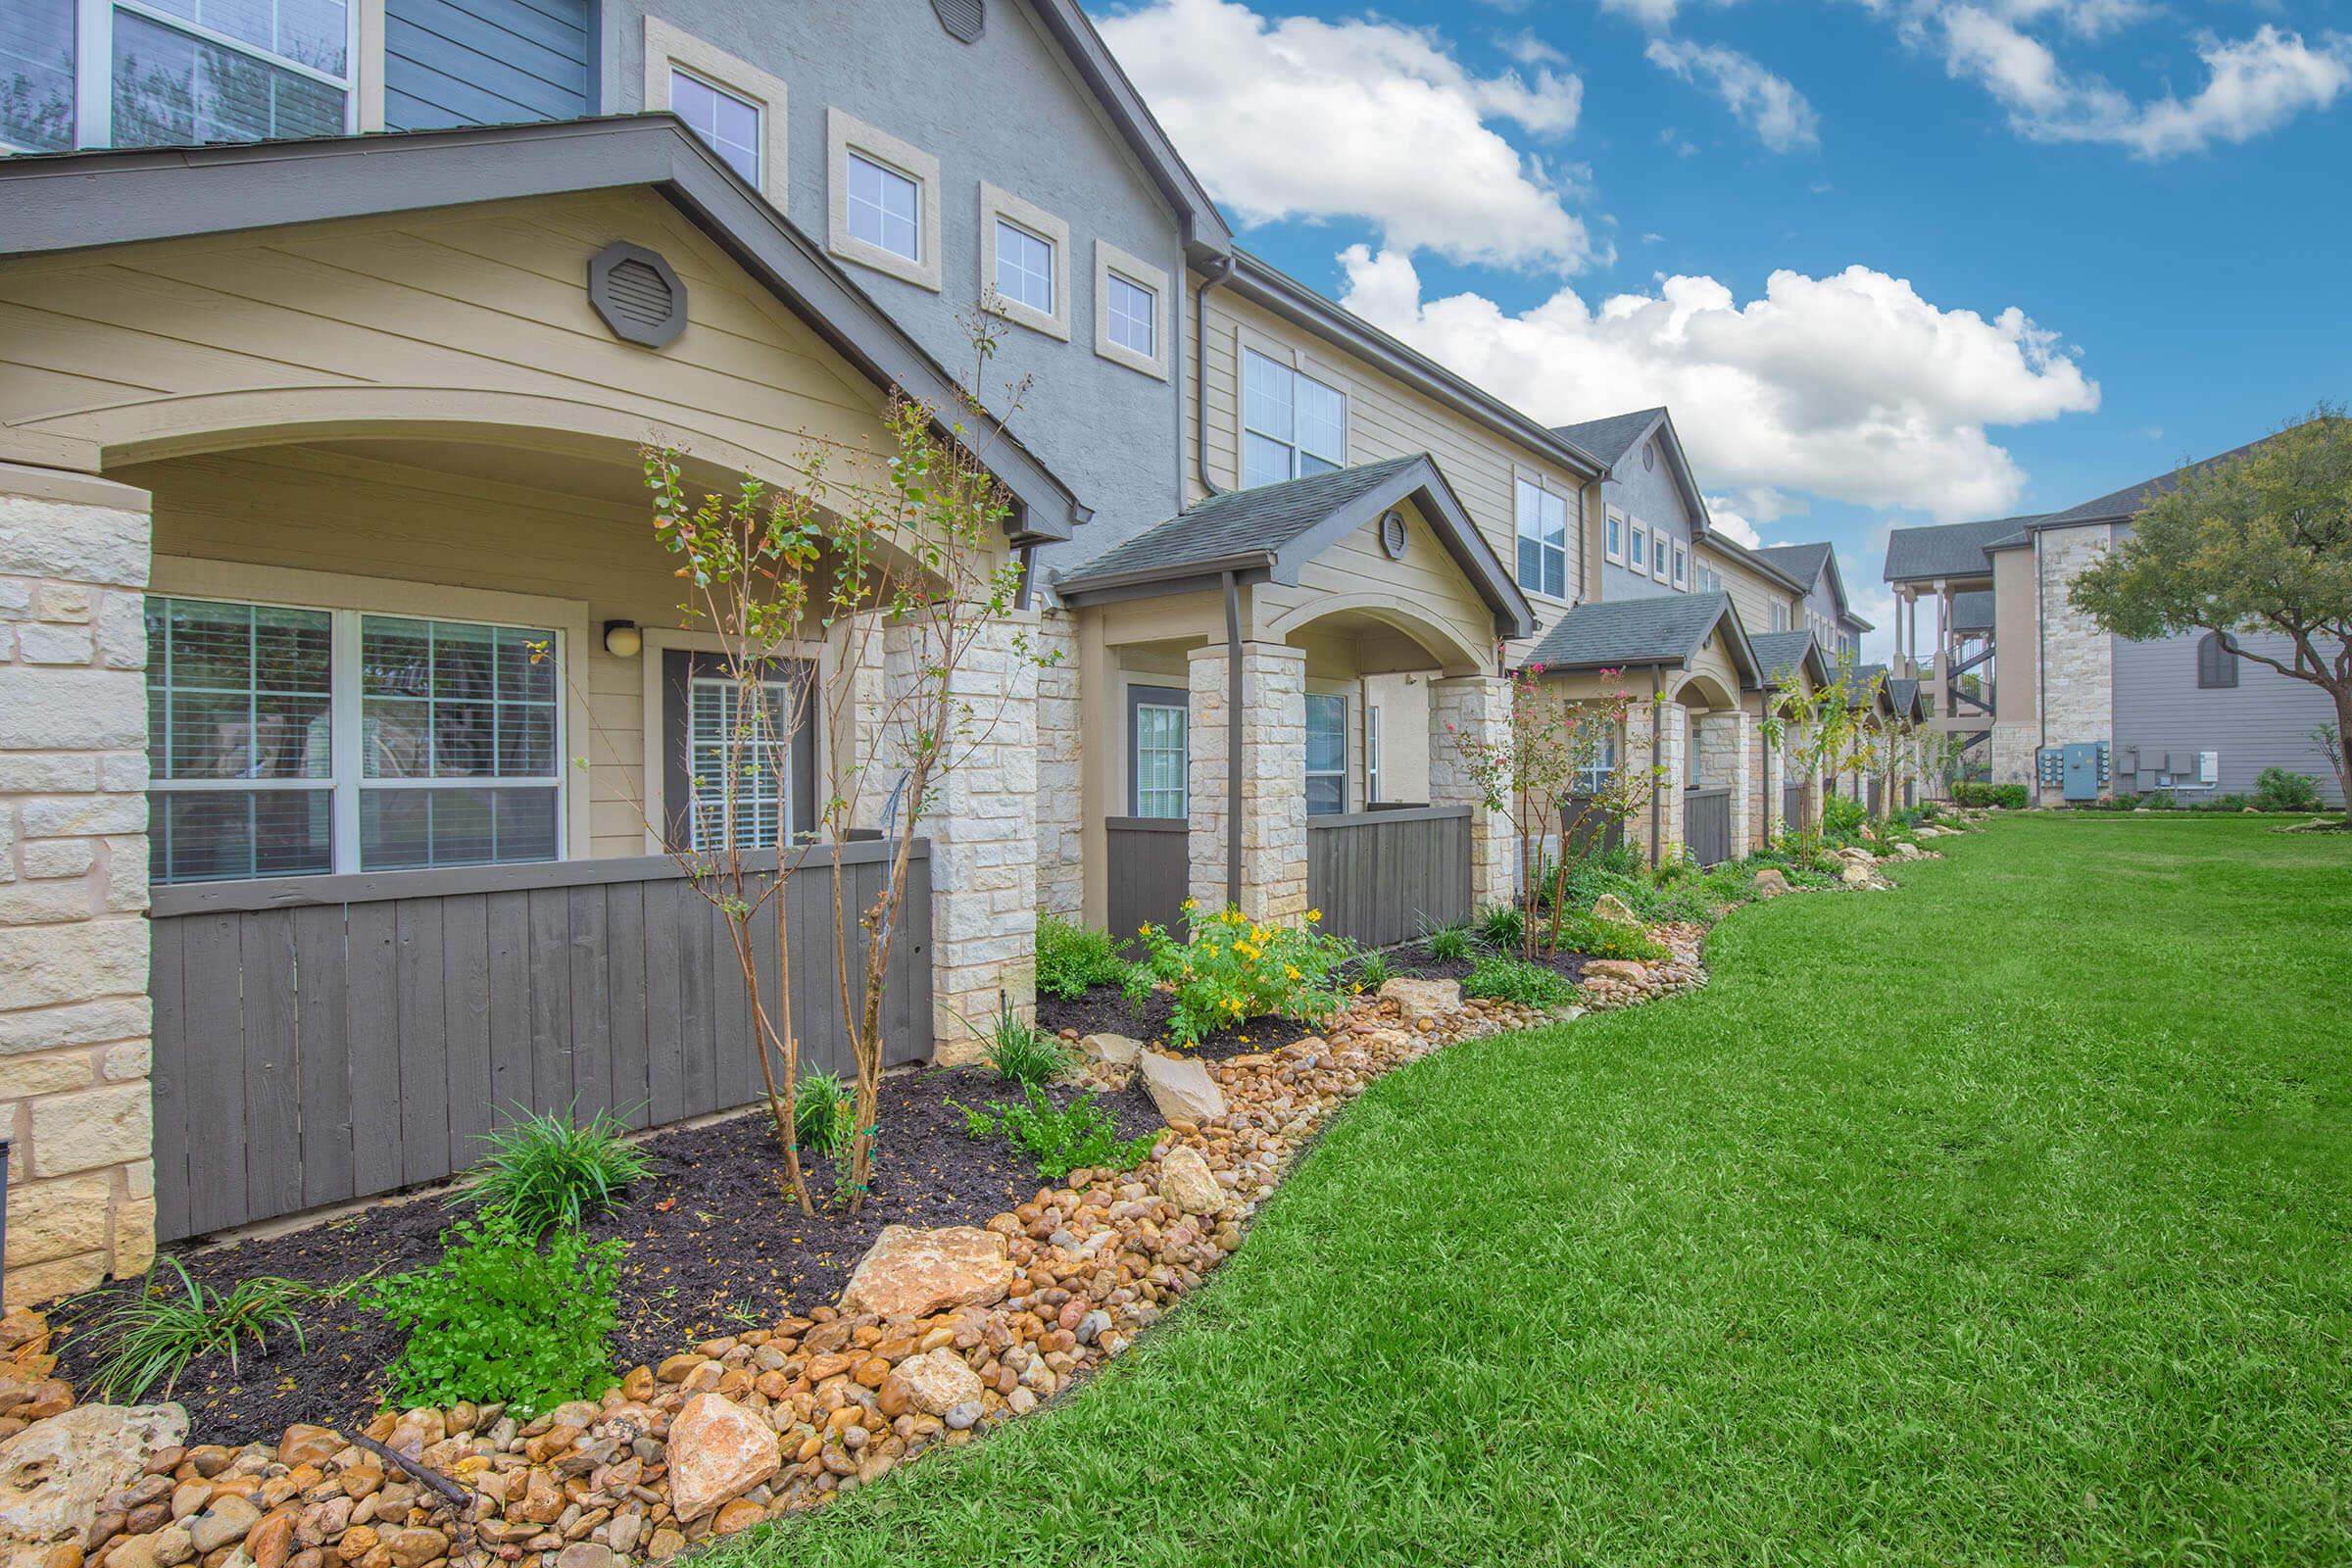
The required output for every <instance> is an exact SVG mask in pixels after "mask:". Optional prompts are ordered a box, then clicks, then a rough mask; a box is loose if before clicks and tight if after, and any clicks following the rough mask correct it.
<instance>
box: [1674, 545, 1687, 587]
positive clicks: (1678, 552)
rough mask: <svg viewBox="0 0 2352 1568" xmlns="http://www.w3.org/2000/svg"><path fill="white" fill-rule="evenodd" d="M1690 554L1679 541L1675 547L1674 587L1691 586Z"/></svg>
mask: <svg viewBox="0 0 2352 1568" xmlns="http://www.w3.org/2000/svg"><path fill="white" fill-rule="evenodd" d="M1690 573H1691V553H1690V552H1689V551H1688V550H1686V549H1684V548H1683V544H1682V541H1680V540H1677V541H1675V546H1674V585H1675V586H1676V587H1677V588H1685V587H1688V586H1690Z"/></svg>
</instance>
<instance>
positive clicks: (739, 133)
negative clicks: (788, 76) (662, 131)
mask: <svg viewBox="0 0 2352 1568" xmlns="http://www.w3.org/2000/svg"><path fill="white" fill-rule="evenodd" d="M669 108H670V112H671V113H672V114H674V115H676V116H677V117H678V118H679V119H680V120H683V121H684V122H686V128H687V129H689V130H691V131H693V132H694V133H695V134H696V135H698V136H700V137H702V138H703V140H704V141H706V142H708V143H710V144H711V151H712V152H715V153H717V154H718V156H719V157H721V158H723V159H725V160H726V161H727V164H728V166H729V167H731V168H732V169H733V170H734V171H735V172H737V173H738V174H741V175H742V176H743V177H744V178H746V179H748V180H750V181H751V182H752V185H753V187H754V188H755V189H757V188H758V187H759V184H760V106H759V105H758V104H755V103H752V102H751V101H749V100H748V99H744V98H739V97H737V96H736V95H735V94H733V93H731V92H728V91H726V90H725V89H724V88H721V87H714V86H712V85H711V83H710V82H707V81H705V80H703V78H702V77H700V76H696V75H691V74H689V73H686V72H683V71H680V70H678V69H677V68H676V67H675V66H672V67H671V68H670V71H669Z"/></svg>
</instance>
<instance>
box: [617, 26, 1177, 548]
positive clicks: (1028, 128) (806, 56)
mask: <svg viewBox="0 0 2352 1568" xmlns="http://www.w3.org/2000/svg"><path fill="white" fill-rule="evenodd" d="M648 10H651V11H652V12H653V14H654V15H655V16H657V17H659V18H660V19H661V20H662V22H665V23H667V24H668V25H671V26H673V27H676V28H678V29H680V30H682V31H684V32H687V33H690V34H692V35H693V36H695V37H697V38H699V39H701V40H703V41H704V42H706V43H708V44H710V45H711V46H712V47H714V48H718V49H722V50H725V51H726V52H728V53H729V54H732V55H735V56H737V57H738V58H740V59H742V60H745V61H748V62H749V63H750V64H752V65H754V66H757V67H759V68H760V70H762V71H765V72H767V73H770V74H772V75H774V76H776V77H778V78H780V79H781V80H782V81H783V82H784V84H785V86H786V88H787V90H788V94H789V98H788V119H789V127H788V128H789V135H790V145H789V148H788V151H787V158H786V162H787V165H788V168H789V171H790V192H789V196H788V199H787V204H786V206H787V212H788V216H789V217H790V218H791V219H792V221H793V222H794V223H795V224H796V225H797V226H798V227H800V228H801V229H802V230H804V231H805V232H807V233H809V234H810V235H812V236H814V237H815V238H816V239H817V240H818V242H819V243H820V244H821V243H824V241H825V239H826V234H827V227H828V222H827V206H826V199H827V191H828V187H829V185H830V183H831V174H830V171H829V169H828V168H827V154H826V111H827V110H828V109H829V108H838V109H841V110H843V111H844V112H846V113H848V114H850V115H852V116H854V117H856V118H857V119H858V120H860V121H863V122H864V123H867V124H870V125H873V126H875V127H876V128H877V129H880V130H883V131H887V132H889V133H890V134H891V135H893V136H897V137H899V138H901V139H902V140H905V141H907V142H910V143H912V144H913V145H914V146H916V147H918V148H920V149H921V150H923V151H924V152H926V153H928V154H930V155H932V156H933V157H936V158H937V159H938V160H939V162H940V177H941V192H940V196H941V200H940V218H941V223H942V225H943V227H944V228H945V230H946V232H945V235H944V236H943V245H942V249H941V252H940V255H941V259H942V269H941V274H940V276H941V283H942V287H941V288H940V289H939V290H938V291H937V292H933V291H932V290H929V289H926V288H923V287H920V286H918V285H916V284H913V283H909V282H906V281H904V280H902V279H900V278H897V277H894V276H890V275H888V274H886V273H882V272H878V271H874V270H869V269H866V268H863V267H859V266H857V265H855V264H846V263H845V264H844V265H845V270H847V271H848V272H849V274H850V276H851V278H852V279H853V280H854V281H855V282H856V283H857V284H858V287H859V288H861V289H863V290H864V291H865V292H866V293H867V294H869V295H871V296H872V297H873V298H874V299H875V300H876V301H877V302H878V303H879V304H880V305H881V306H882V308H883V309H884V310H886V311H888V312H889V313H890V314H891V316H892V317H893V318H895V319H897V320H898V321H899V322H900V323H901V325H903V326H904V327H905V328H906V329H907V331H908V332H909V333H910V334H911V335H912V336H913V337H914V338H915V339H916V341H918V342H920V343H921V344H922V345H923V346H924V347H925V348H926V349H928V350H929V351H930V352H931V353H932V354H933V356H934V357H936V358H937V359H938V360H939V361H940V362H941V363H942V364H944V365H945V366H947V367H948V368H950V369H951V370H953V371H956V373H957V374H959V375H962V376H965V377H967V378H968V376H969V374H970V370H971V366H972V349H971V342H970V338H969V333H968V331H967V328H966V327H965V325H964V324H963V322H962V320H960V319H959V318H963V317H966V316H968V315H969V313H970V312H971V310H972V308H973V307H974V305H975V304H976V303H977V301H978V298H979V293H980V275H981V274H980V241H981V235H980V184H981V182H982V181H983V180H986V181H988V182H990V183H992V184H995V185H997V186H999V187H1001V188H1003V189H1005V190H1006V191H1009V192H1011V193H1012V194H1014V195H1016V196H1019V197H1021V198H1023V199H1024V200H1027V201H1029V202H1032V203H1035V204H1036V205H1037V206H1039V207H1042V208H1044V209H1045V210H1046V211H1048V212H1050V213H1052V214H1054V216H1055V217H1057V218H1059V219H1061V220H1062V221H1065V222H1067V223H1068V224H1069V228H1070V252H1071V254H1070V257H1069V274H1068V275H1069V287H1070V305H1071V312H1070V338H1069V341H1067V342H1062V341H1060V340H1058V339H1055V338H1053V337H1049V336H1047V335H1045V334H1043V333H1040V332H1037V331H1033V330H1031V329H1029V328H1027V327H1024V326H1020V325H1012V324H1007V325H1005V328H1004V333H1003V344H1002V348H1001V351H1000V352H999V354H998V356H997V358H996V359H995V360H994V362H993V363H992V364H991V366H990V368H989V371H988V376H987V380H988V386H987V387H986V388H985V389H984V390H986V391H987V392H988V393H989V395H990V399H991V402H992V404H993V405H1000V406H1001V405H1002V402H1003V396H1002V394H1003V392H1004V389H1005V387H1006V386H1007V385H1008V384H1010V383H1013V382H1016V381H1018V380H1019V379H1021V378H1023V377H1028V378H1031V379H1030V384H1029V387H1028V390H1027V393H1026V395H1025V397H1024V398H1023V400H1022V405H1021V410H1020V412H1019V414H1018V415H1017V416H1016V417H1014V419H1013V429H1014V431H1015V433H1016V434H1018V435H1019V437H1020V438H1021V439H1022V441H1024V442H1025V443H1026V444H1027V445H1028V447H1029V449H1030V450H1031V451H1033V452H1035V453H1036V454H1037V456H1038V458H1039V459H1040V460H1041V461H1042V462H1043V463H1044V464H1045V465H1046V466H1048V467H1049V468H1051V469H1052V470H1053V471H1054V473H1055V474H1056V475H1058V476H1059V477H1060V478H1061V479H1062V481H1063V482H1064V483H1066V484H1068V485H1069V486H1070V488H1071V489H1072V490H1073V491H1074V492H1075V493H1076V494H1077V496H1078V499H1079V500H1080V501H1081V502H1082V503H1084V504H1085V505H1087V506H1089V507H1091V508H1093V509H1094V511H1095V519H1094V521H1093V522H1092V523H1090V524H1089V525H1088V526H1087V527H1086V528H1084V529H1082V530H1081V531H1080V532H1079V535H1078V537H1077V538H1076V539H1074V540H1072V541H1070V542H1069V543H1067V544H1064V545H1059V546H1054V547H1049V548H1048V549H1047V550H1045V551H1041V552H1040V558H1039V564H1040V565H1041V566H1042V567H1045V568H1047V569H1049V570H1050V569H1052V568H1054V567H1057V566H1063V565H1068V564H1074V563H1076V562H1078V561H1082V560H1084V559H1086V558H1088V557H1090V556H1093V555H1096V554H1099V553H1101V552H1102V551H1103V550H1104V549H1106V548H1108V547H1109V546H1110V545H1111V544H1113V543H1115V542H1117V541H1118V540H1119V539H1122V538H1124V537H1127V536H1128V535H1130V534H1133V533H1136V532H1139V531H1141V530H1142V529H1143V528H1145V527H1147V526H1149V525H1151V524H1152V523H1156V522H1160V521H1163V520H1165V519H1166V518H1168V517H1171V516H1173V515H1176V513H1177V512H1179V511H1181V510H1182V502H1181V497H1180V493H1179V481H1178V469H1177V414H1178V406H1177V401H1176V397H1177V386H1178V384H1179V383H1178V380H1175V379H1171V380H1159V379H1156V378H1154V377H1152V376H1148V375H1145V374H1143V373H1141V372H1139V371H1136V370H1133V369H1130V368H1127V367H1125V366H1123V365H1118V364H1115V363H1113V362H1112V361H1110V360H1107V359H1103V358H1102V357H1101V356H1099V355H1097V354H1096V352H1095V242H1096V240H1097V239H1103V240H1107V241H1109V242H1110V243H1111V244H1113V245H1116V246H1118V247H1119V248H1121V249H1122V250H1125V251H1128V252H1130V253H1132V254H1133V255H1135V256H1137V257H1139V258H1141V259H1143V260H1145V261H1147V262H1150V263H1151V264H1152V265H1153V266H1155V267H1158V268H1160V269H1162V270H1165V271H1166V272H1167V273H1168V275H1169V279H1170V289H1171V292H1172V294H1173V295H1175V296H1176V298H1173V299H1171V300H1170V302H1169V306H1170V311H1171V315H1172V317H1177V318H1179V319H1175V320H1172V322H1171V329H1172V331H1173V332H1174V333H1175V335H1176V340H1177V341H1179V342H1181V341H1183V330H1182V329H1183V322H1182V321H1181V319H1180V317H1181V313H1179V312H1177V311H1176V307H1177V305H1178V304H1179V303H1180V302H1181V299H1182V296H1183V293H1184V275H1185V274H1184V256H1183V248H1182V243H1181V239H1180V235H1179V230H1178V227H1177V221H1176V216H1175V214H1174V213H1173V212H1171V211H1170V210H1169V208H1168V206H1167V204H1166V201H1165V199H1164V197H1163V196H1162V195H1161V193H1160V192H1159V190H1158V189H1157V187H1156V186H1154V185H1153V184H1152V180H1151V178H1150V176H1149V175H1148V174H1147V173H1146V172H1144V168H1143V166H1142V164H1141V163H1140V162H1139V161H1138V160H1137V158H1136V157H1135V155H1134V154H1133V152H1132V151H1130V150H1129V148H1128V147H1127V144H1126V143H1125V141H1124V140H1123V139H1122V138H1121V137H1120V136H1119V134H1118V132H1117V131H1116V129H1115V128H1114V127H1113V126H1112V125H1111V123H1109V121H1108V120H1107V119H1106V118H1105V117H1104V116H1103V113H1102V111H1101V110H1100V108H1098V107H1097V105H1096V103H1095V101H1094V99H1093V97H1092V96H1091V95H1090V94H1089V93H1088V91H1087V90H1086V88H1085V86H1084V84H1083V82H1082V81H1081V79H1080V78H1079V77H1078V76H1077V74H1076V73H1075V72H1074V71H1073V70H1072V68H1071V67H1070V66H1069V64H1068V63H1067V62H1066V61H1065V60H1064V59H1063V58H1062V56H1061V55H1060V53H1059V51H1058V50H1057V49H1056V48H1055V47H1054V44H1053V42H1052V41H1051V39H1049V38H1048V37H1047V36H1046V35H1045V34H1044V32H1043V31H1042V30H1041V28H1040V25H1039V24H1038V22H1037V20H1036V19H1035V17H1034V16H1033V14H1032V13H1031V12H1030V10H1029V8H1028V7H1027V6H1025V5H1024V4H1022V3H1021V0H992V3H991V4H990V5H989V6H988V8H987V17H988V21H987V26H986V29H985V30H984V31H983V32H982V33H981V35H980V37H979V39H978V41H977V42H975V43H971V44H965V43H961V42H958V41H957V40H956V38H954V37H953V36H951V35H950V34H949V33H948V32H947V30H946V29H945V28H943V27H942V26H941V25H940V24H939V20H938V18H937V16H936V15H935V14H934V13H933V11H932V8H931V6H930V5H929V4H927V3H925V0H860V3H854V4H836V5H791V6H781V5H776V4H774V3H772V0H655V3H653V4H650V5H649V4H648V3H647V0H607V3H606V4H605V6H604V18H605V20H604V61H605V64H604V71H603V74H604V92H605V96H604V102H605V104H606V106H607V107H608V108H609V109H610V110H612V111H613V112H616V113H626V112H629V111H634V110H637V109H640V108H642V107H643V105H644V102H645V21H644V19H645V16H646V14H647V12H648Z"/></svg>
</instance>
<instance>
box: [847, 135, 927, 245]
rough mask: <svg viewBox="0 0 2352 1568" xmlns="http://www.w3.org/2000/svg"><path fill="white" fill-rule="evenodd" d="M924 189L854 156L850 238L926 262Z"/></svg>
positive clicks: (892, 170) (863, 158)
mask: <svg viewBox="0 0 2352 1568" xmlns="http://www.w3.org/2000/svg"><path fill="white" fill-rule="evenodd" d="M922 200H923V190H922V186H921V185H920V184H918V183H917V182H916V181H914V180H912V179H909V178H908V177H907V175H905V174H903V173H901V172H899V171H897V170H895V169H893V168H891V167H890V166H889V165H887V164H883V163H878V162H876V161H875V160H874V159H871V158H868V157H866V156H865V155H864V154H863V153H858V152H853V153H851V154H850V190H849V219H850V237H851V238H852V239H855V240H858V242H860V243H861V244H866V245H871V246H873V247H874V248H875V249H877V250H883V251H888V252H889V253H890V254H891V255H893V256H903V257H905V258H906V259H907V261H910V262H919V261H921V260H922V259H923V220H922Z"/></svg>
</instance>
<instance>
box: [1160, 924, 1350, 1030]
mask: <svg viewBox="0 0 2352 1568" xmlns="http://www.w3.org/2000/svg"><path fill="white" fill-rule="evenodd" d="M1185 902H1186V907H1187V908H1188V910H1191V912H1192V915H1193V922H1192V930H1191V933H1190V935H1189V936H1188V938H1187V940H1185V941H1183V942H1179V941H1177V940H1176V939H1175V938H1174V937H1173V936H1171V935H1170V934H1169V933H1168V932H1167V931H1166V930H1165V929H1164V928H1162V927H1160V926H1155V925H1147V926H1145V927H1144V929H1143V933H1142V941H1143V944H1144V954H1145V956H1144V961H1143V962H1141V963H1139V964H1137V965H1136V966H1135V970H1134V972H1133V973H1132V974H1130V975H1129V976H1128V978H1127V997H1128V1000H1129V1001H1131V1002H1139V1003H1140V1002H1141V1001H1143V1000H1144V998H1145V997H1147V996H1149V995H1150V994H1151V990H1152V984H1153V983H1154V982H1158V983H1161V984H1165V985H1167V986H1169V987H1170V988H1171V989H1172V990H1173V991H1174V992H1175V998H1176V1005H1175V1007H1174V1008H1173V1009H1172V1010H1171V1011H1170V1012H1169V1014H1168V1038H1169V1039H1170V1040H1172V1041H1174V1042H1175V1043H1176V1044H1177V1045H1179V1046H1196V1045H1199V1044H1200V1043H1201V1037H1202V1036H1204V1035H1207V1034H1210V1033H1212V1032H1213V1031H1215V1030H1217V1029H1220V1028H1223V1027H1224V1026H1225V1025H1227V1024H1232V1023H1238V1022H1240V1021H1241V1020H1242V1019H1244V1018H1253V1017H1256V1016H1258V1015H1260V1014H1263V1013H1271V1014H1274V1015H1277V1016H1280V1017H1284V1018H1297V1019H1300V1020H1302V1021H1305V1022H1309V1023H1319V1022H1321V1021H1322V1020H1323V1019H1325V1018H1328V1017H1330V1016H1331V1015H1332V1014H1333V1013H1335V1012H1337V1011H1339V1008H1340V990H1339V971H1340V967H1341V965H1343V964H1345V963H1346V962H1347V961H1348V958H1349V957H1350V956H1353V953H1354V950H1353V948H1351V947H1350V946H1349V945H1348V943H1347V942H1344V941H1342V940H1341V939H1340V938H1338V937H1327V936H1324V935H1322V934H1320V933H1319V932H1317V931H1316V930H1315V929H1314V925H1315V922H1316V921H1318V920H1320V919H1322V918H1323V911H1322V910H1320V909H1309V910H1307V911H1306V921H1305V923H1304V924H1302V925H1294V926H1283V925H1260V924H1258V923H1257V922H1256V921H1254V920H1252V919H1250V917H1249V916H1248V915H1246V914H1244V913H1242V912H1241V911H1240V910H1239V909H1236V908H1233V907H1227V908H1226V909H1225V910H1224V912H1223V913H1221V914H1214V915H1203V914H1201V913H1200V912H1199V911H1198V910H1193V909H1192V901H1191V900H1189V899H1188V900H1187V901H1185Z"/></svg>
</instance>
